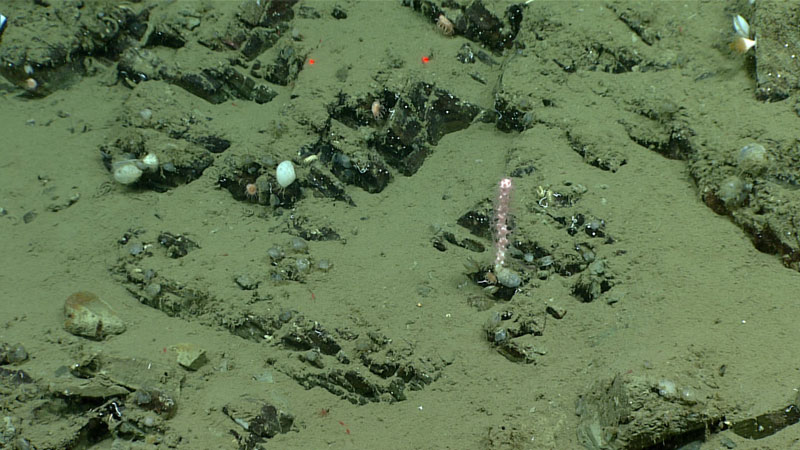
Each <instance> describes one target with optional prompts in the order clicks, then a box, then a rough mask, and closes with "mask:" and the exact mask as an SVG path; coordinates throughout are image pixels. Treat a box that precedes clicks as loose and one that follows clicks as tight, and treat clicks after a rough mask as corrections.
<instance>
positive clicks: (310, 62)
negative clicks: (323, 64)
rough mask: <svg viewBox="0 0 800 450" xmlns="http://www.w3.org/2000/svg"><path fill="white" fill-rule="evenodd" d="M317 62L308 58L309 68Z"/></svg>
mask: <svg viewBox="0 0 800 450" xmlns="http://www.w3.org/2000/svg"><path fill="white" fill-rule="evenodd" d="M316 62H317V61H315V60H314V59H313V58H308V65H309V66H313V65H314V63H316Z"/></svg>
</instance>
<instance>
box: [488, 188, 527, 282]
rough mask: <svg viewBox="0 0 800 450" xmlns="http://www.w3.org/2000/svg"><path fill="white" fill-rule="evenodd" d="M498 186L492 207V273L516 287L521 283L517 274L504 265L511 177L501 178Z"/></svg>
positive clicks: (499, 279) (500, 280)
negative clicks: (493, 246) (493, 248)
mask: <svg viewBox="0 0 800 450" xmlns="http://www.w3.org/2000/svg"><path fill="white" fill-rule="evenodd" d="M499 186H500V188H499V190H498V193H497V202H496V204H495V207H494V245H495V257H494V274H495V276H496V277H497V281H498V282H499V283H500V284H502V285H503V286H506V287H509V288H517V287H518V286H519V285H520V284H521V283H522V280H521V278H520V276H519V274H518V273H517V272H514V271H513V270H511V269H509V268H508V267H506V266H505V263H506V252H508V243H509V241H508V233H509V229H508V208H509V204H510V203H511V188H512V184H511V178H503V179H502V180H500V185H499Z"/></svg>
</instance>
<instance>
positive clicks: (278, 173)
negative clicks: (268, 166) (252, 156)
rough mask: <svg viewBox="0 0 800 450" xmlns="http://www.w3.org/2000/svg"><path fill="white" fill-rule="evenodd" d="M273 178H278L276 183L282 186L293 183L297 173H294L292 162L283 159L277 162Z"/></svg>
mask: <svg viewBox="0 0 800 450" xmlns="http://www.w3.org/2000/svg"><path fill="white" fill-rule="evenodd" d="M275 178H277V179H278V184H280V185H281V187H282V188H285V187H287V186H289V185H290V184H292V183H294V180H296V179H297V175H296V174H295V173H294V164H292V162H291V161H284V162H282V163H280V164H278V168H277V169H276V170H275Z"/></svg>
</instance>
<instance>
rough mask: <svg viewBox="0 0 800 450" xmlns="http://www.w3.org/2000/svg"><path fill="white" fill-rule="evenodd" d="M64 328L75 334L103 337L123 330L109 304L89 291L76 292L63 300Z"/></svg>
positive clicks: (98, 338)
mask: <svg viewBox="0 0 800 450" xmlns="http://www.w3.org/2000/svg"><path fill="white" fill-rule="evenodd" d="M64 328H66V330H67V331H69V332H70V333H72V334H74V335H76V336H84V337H87V338H90V339H97V340H100V339H104V338H105V337H106V336H108V335H112V334H120V333H122V332H124V331H125V323H124V322H123V321H122V319H120V318H119V316H117V314H116V313H115V312H114V310H113V309H111V306H110V305H109V304H108V303H106V302H104V301H103V300H101V299H100V298H99V297H98V296H97V295H95V294H93V293H91V292H76V293H74V294H72V295H70V296H69V297H68V298H67V300H66V301H65V302H64Z"/></svg>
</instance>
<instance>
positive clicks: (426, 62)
mask: <svg viewBox="0 0 800 450" xmlns="http://www.w3.org/2000/svg"><path fill="white" fill-rule="evenodd" d="M429 62H431V59H430V58H429V57H427V56H423V57H422V64H428V63H429Z"/></svg>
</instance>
